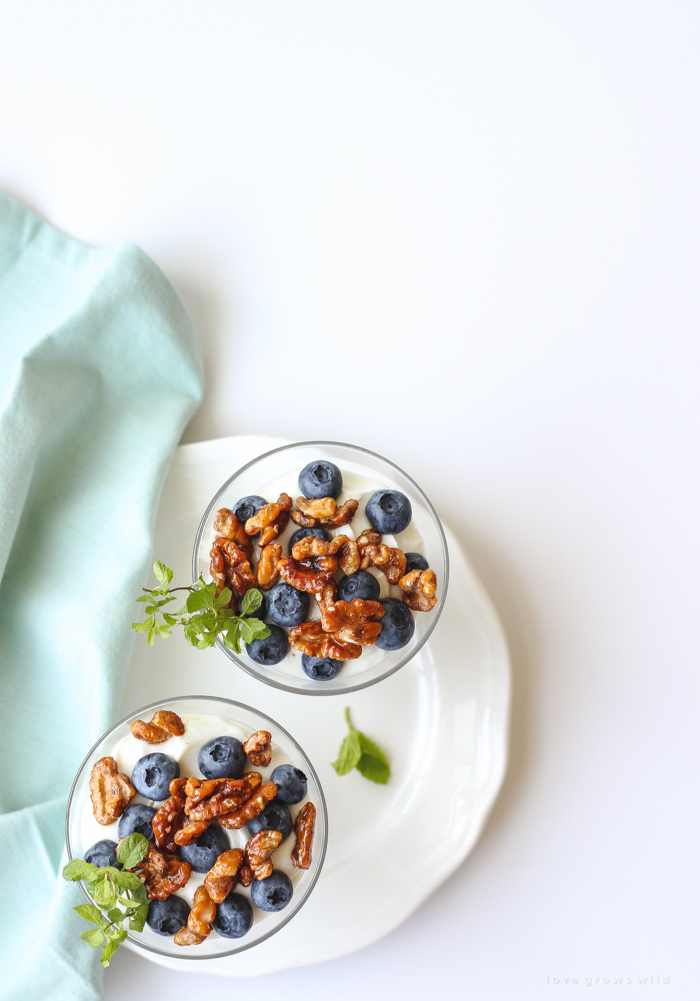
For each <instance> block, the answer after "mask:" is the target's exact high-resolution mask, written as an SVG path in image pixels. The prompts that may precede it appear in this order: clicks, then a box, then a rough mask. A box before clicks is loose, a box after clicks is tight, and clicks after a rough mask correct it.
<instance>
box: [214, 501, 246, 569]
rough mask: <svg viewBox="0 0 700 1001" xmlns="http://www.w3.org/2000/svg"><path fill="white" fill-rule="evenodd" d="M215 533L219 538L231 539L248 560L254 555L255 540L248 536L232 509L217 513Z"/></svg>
mask: <svg viewBox="0 0 700 1001" xmlns="http://www.w3.org/2000/svg"><path fill="white" fill-rule="evenodd" d="M214 532H215V533H216V536H217V538H222V539H231V540H232V541H233V542H235V543H236V545H237V546H238V548H239V549H242V550H243V552H244V553H245V554H246V556H247V557H248V559H250V557H251V556H252V555H253V540H252V539H251V538H250V536H248V535H246V532H245V528H244V527H243V525H241V523H240V521H239V520H238V518H237V517H236V515H235V514H234V513H233V511H231V510H230V508H227V507H222V508H221V510H220V511H217V512H216V521H215V522H214Z"/></svg>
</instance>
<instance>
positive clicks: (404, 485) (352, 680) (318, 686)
mask: <svg viewBox="0 0 700 1001" xmlns="http://www.w3.org/2000/svg"><path fill="white" fill-rule="evenodd" d="M319 459H325V460H328V461H330V462H332V463H334V464H335V465H336V466H338V467H339V469H340V470H341V472H342V474H343V479H344V488H343V493H342V494H341V495H340V497H339V498H338V503H339V504H340V503H341V502H343V501H344V500H347V499H348V498H350V497H354V498H355V499H357V500H359V501H360V507H359V509H358V511H357V514H356V516H355V518H354V519H353V520H352V521H351V522H350V523H349V525H348V526H347V527H345V528H339V529H337V530H336V531H335V532H334V533H332V534H338V535H340V534H344V533H345V534H347V531H348V529H350V530H352V534H351V535H350V537H351V538H356V537H357V536H358V535H359V534H360V532H361V531H363V530H364V529H365V528H367V527H370V526H369V522H368V521H367V519H366V517H365V515H364V508H365V503H366V501H367V499H368V498H369V496H371V494H372V493H373V492H375V491H376V490H380V489H383V488H388V489H394V490H399V491H401V493H403V494H405V495H406V496H407V497H408V498H409V500H410V502H411V508H412V521H411V524H410V525H409V526H408V528H407V529H406V531H404V532H401V533H399V534H397V535H396V536H384V542H386V544H387V545H390V546H397V547H398V548H400V549H402V550H403V551H404V552H420V553H421V554H422V555H423V556H425V558H426V559H427V561H428V565H429V567H430V569H431V570H433V571H434V572H435V574H436V576H437V599H438V600H437V603H436V605H435V607H434V608H432V609H431V610H430V611H427V612H420V611H416V612H414V613H413V618H414V623H415V630H414V633H413V636H412V638H411V639H410V640H409V642H408V643H407V644H406V646H404V647H402V648H400V649H398V650H381V649H380V648H379V647H378V646H376V644H375V645H374V646H365V647H363V649H362V654H361V656H360V657H358V658H357V659H355V660H347V661H344V662H343V668H342V670H340V672H339V673H338V674H337V675H336V676H335V677H333V678H330V679H327V680H316V679H313V678H309V677H307V675H306V674H305V673H304V671H303V669H302V654H301V653H300V652H299V651H297V650H294V649H293V648H291V647H290V649H289V652H288V654H287V656H286V657H285V659H284V660H282V661H281V662H280V663H278V664H275V665H265V666H263V665H260V664H258V663H256V662H255V661H253V660H252V659H251V658H250V657H249V656H248V654H247V653H246V652H245V648H243V649H242V652H241V653H240V654H237V653H234V651H232V650H230V649H228V648H227V647H225V646H224V644H223V641H222V640H221V638H220V637H219V638H218V639H217V644H218V646H219V648H220V649H221V650H223V652H224V653H225V654H226V656H227V657H229V659H230V660H232V661H233V662H234V663H235V664H237V665H238V666H239V667H241V668H242V669H243V670H244V671H246V672H247V673H248V674H250V675H252V676H253V677H254V678H257V679H258V680H260V681H264V682H265V684H268V685H272V686H273V687H274V688H280V689H282V690H284V691H287V692H295V693H298V694H303V695H341V694H346V693H348V692H354V691H359V690H360V689H362V688H368V687H369V686H370V685H375V684H376V683H377V682H379V681H383V680H384V678H388V677H389V675H391V674H394V672H395V671H398V670H399V669H400V668H402V667H403V666H404V665H405V664H407V663H408V661H409V660H411V658H412V657H414V656H415V655H416V653H418V651H419V650H420V649H421V647H422V646H423V645H424V644H425V643H426V642H427V640H428V638H429V637H430V634H431V633H432V631H433V629H434V628H435V626H436V625H437V621H438V619H439V618H440V613H441V612H442V609H443V606H444V603H445V597H446V594H447V585H448V577H449V558H448V552H447V543H446V540H445V533H444V531H443V529H442V525H441V524H440V519H439V518H438V516H437V514H436V513H435V509H434V508H433V506H432V504H431V503H430V501H429V500H428V498H427V497H426V495H425V494H424V493H423V491H422V490H421V488H420V487H419V486H418V484H417V483H415V482H414V481H413V480H412V479H411V478H410V477H409V476H408V475H407V474H406V473H404V472H403V471H402V470H401V469H399V467H398V466H396V465H394V463H392V462H389V460H388V459H384V458H382V456H380V455H377V454H376V453H374V452H370V451H369V450H368V449H364V448H359V447H357V446H355V445H345V444H342V443H340V442H328V441H307V442H300V443H297V444H292V445H283V446H281V447H280V448H275V449H272V451H270V452H266V453H264V454H263V455H260V456H258V458H256V459H254V460H253V461H252V462H249V463H247V464H246V465H245V466H243V467H242V468H241V469H239V470H238V471H237V472H235V473H234V474H233V476H231V477H230V478H229V479H228V480H227V481H226V482H225V483H224V484H223V486H222V487H221V488H220V489H219V490H218V491H217V493H216V495H215V496H214V497H213V499H212V501H211V503H210V504H209V506H208V507H207V510H206V511H205V513H204V516H203V518H202V521H201V522H200V525H199V529H198V531H197V536H196V539H195V544H194V552H193V556H192V577H193V580H194V581H196V580H197V579H198V578H199V576H200V574H201V576H202V577H203V578H204V580H205V581H210V580H211V579H212V576H211V573H210V550H211V547H212V544H213V542H214V539H215V538H216V532H215V531H214V522H215V520H216V514H217V511H218V510H219V509H220V508H231V509H233V508H234V506H235V505H236V503H237V502H238V501H239V500H240V499H241V498H243V497H248V496H251V495H257V496H260V495H261V496H263V497H265V499H266V500H267V501H268V502H273V501H276V500H277V497H278V495H279V494H280V493H281V492H282V491H284V492H286V493H288V494H289V495H290V496H291V497H292V498H293V500H294V501H295V502H296V498H297V496H298V495H299V494H300V492H301V491H300V490H299V486H298V475H299V472H300V470H301V469H303V468H304V466H306V465H307V464H308V463H310V462H313V461H315V460H319ZM297 528H298V526H297V525H296V524H294V523H293V522H291V521H290V523H289V525H288V526H287V529H286V530H285V531H284V532H283V533H282V534H281V535H280V537H279V539H278V540H277V541H279V542H281V543H282V549H283V556H285V557H286V556H288V555H290V554H289V548H288V542H289V536H290V535H291V533H292V532H294V531H296V530H297ZM254 542H255V550H256V553H257V552H259V550H258V548H257V539H255V540H254ZM338 576H340V575H338ZM376 576H377V577H378V579H379V580H380V581H381V582H382V591H383V593H382V596H381V598H382V599H383V598H385V597H388V596H393V597H400V595H401V592H400V590H399V589H398V587H396V586H393V587H391V588H388V585H387V584H386V582H385V581H383V580H382V575H381V574H380V573H377V574H376ZM314 604H315V599H314V598H312V599H311V605H312V607H313V605H314ZM266 621H269V620H266Z"/></svg>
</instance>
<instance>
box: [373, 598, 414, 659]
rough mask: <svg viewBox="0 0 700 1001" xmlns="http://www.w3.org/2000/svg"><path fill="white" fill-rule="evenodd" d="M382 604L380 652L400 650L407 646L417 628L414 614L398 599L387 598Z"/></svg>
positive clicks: (378, 639)
mask: <svg viewBox="0 0 700 1001" xmlns="http://www.w3.org/2000/svg"><path fill="white" fill-rule="evenodd" d="M381 604H382V605H383V606H384V615H383V616H382V618H381V619H380V620H379V621H380V622H381V624H382V631H381V632H380V634H379V636H378V638H377V646H378V647H379V649H380V650H400V649H401V647H402V646H406V644H407V643H408V641H409V640H410V639H411V637H412V636H413V631H414V629H415V628H416V624H415V622H414V621H413V612H412V611H411V609H410V608H409V607H408V606H407V605H404V603H403V601H399V600H398V599H397V598H385V599H384V601H382V603H381Z"/></svg>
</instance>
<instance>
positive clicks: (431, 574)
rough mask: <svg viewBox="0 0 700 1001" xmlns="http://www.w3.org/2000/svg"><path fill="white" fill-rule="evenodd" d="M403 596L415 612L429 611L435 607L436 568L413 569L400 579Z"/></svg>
mask: <svg viewBox="0 0 700 1001" xmlns="http://www.w3.org/2000/svg"><path fill="white" fill-rule="evenodd" d="M399 587H400V588H401V590H402V591H403V592H404V593H403V594H402V595H401V597H402V598H403V600H404V601H405V602H406V604H407V605H408V607H409V608H411V609H413V611H414V612H429V611H430V609H431V608H435V605H436V604H437V598H436V596H435V592H436V591H437V577H436V576H435V571H434V570H411V572H410V573H407V574H406V575H405V576H404V577H402V578H401V580H400V581H399Z"/></svg>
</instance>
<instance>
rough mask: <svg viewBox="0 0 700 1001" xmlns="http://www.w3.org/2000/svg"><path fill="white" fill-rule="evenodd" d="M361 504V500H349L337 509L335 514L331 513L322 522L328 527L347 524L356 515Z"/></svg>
mask: <svg viewBox="0 0 700 1001" xmlns="http://www.w3.org/2000/svg"><path fill="white" fill-rule="evenodd" d="M359 506H360V502H359V501H356V500H347V501H345V503H344V504H341V505H340V507H337V508H336V509H335V514H333V515H331V517H330V518H326V519H322V520H321V524H322V525H325V526H327V527H328V528H338V527H339V526H340V525H347V524H349V523H350V522H351V521H352V519H353V518H354V517H355V514H356V512H357V509H358V507H359Z"/></svg>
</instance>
